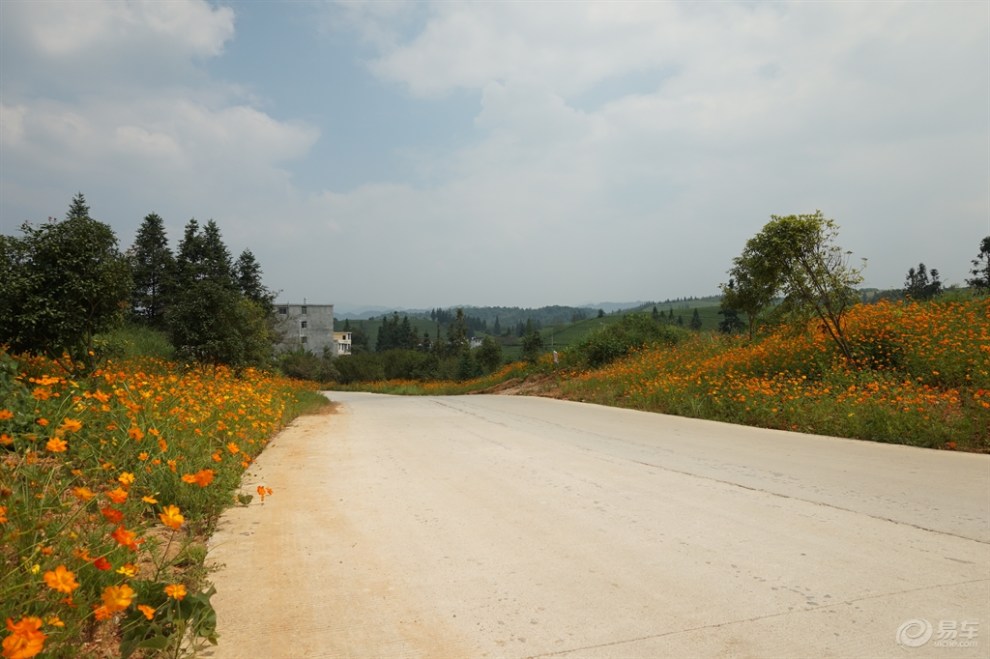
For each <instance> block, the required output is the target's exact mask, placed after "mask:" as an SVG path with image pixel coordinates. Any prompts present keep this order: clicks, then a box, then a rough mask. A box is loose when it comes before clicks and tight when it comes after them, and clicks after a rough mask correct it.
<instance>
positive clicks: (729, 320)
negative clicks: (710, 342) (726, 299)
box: [718, 307, 746, 334]
mask: <svg viewBox="0 0 990 659" xmlns="http://www.w3.org/2000/svg"><path fill="white" fill-rule="evenodd" d="M718 313H719V315H721V316H722V320H720V321H719V323H718V331H720V332H722V333H723V334H734V333H735V332H738V331H740V330H743V329H746V324H745V323H743V321H742V320H740V318H739V313H738V312H737V311H736V310H735V309H729V308H725V307H723V308H722V309H720V310H719V312H718Z"/></svg>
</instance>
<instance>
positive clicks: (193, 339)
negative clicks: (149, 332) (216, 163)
mask: <svg viewBox="0 0 990 659" xmlns="http://www.w3.org/2000/svg"><path fill="white" fill-rule="evenodd" d="M21 231H22V233H23V237H21V238H17V237H11V236H0V275H2V276H0V317H2V318H3V319H4V322H3V324H2V327H0V344H7V345H9V346H10V347H11V348H12V349H13V350H15V351H24V352H35V353H49V354H53V355H60V354H62V353H63V352H66V353H68V354H69V355H70V356H72V357H73V358H75V359H79V360H82V361H89V358H91V357H92V356H93V354H94V350H93V349H94V337H95V335H96V334H97V333H100V332H106V331H109V330H111V329H114V328H115V327H117V326H119V325H120V324H121V323H122V322H123V321H124V320H125V319H128V318H129V319H130V320H131V321H132V322H134V323H137V324H139V325H143V326H147V327H150V328H153V329H157V330H162V331H165V332H167V334H168V336H169V338H170V340H171V342H172V344H173V346H174V347H175V348H176V349H177V351H178V352H179V354H180V355H182V356H184V357H187V358H191V359H197V360H200V361H205V362H210V363H215V364H221V363H222V364H231V365H235V366H242V365H249V364H258V365H267V364H270V363H271V358H272V346H273V340H274V334H273V327H274V325H273V320H274V315H273V313H272V311H273V309H272V300H273V299H274V298H273V295H272V294H271V293H270V292H269V291H268V290H267V289H266V288H265V287H264V285H263V284H262V281H261V267H260V266H259V265H258V263H257V260H256V259H255V257H254V255H253V254H252V253H251V252H250V251H249V250H245V251H244V252H243V253H242V254H241V255H240V257H239V258H238V259H237V260H236V261H233V260H232V258H231V255H230V252H229V251H228V249H227V247H226V245H225V244H224V243H223V239H222V237H221V235H220V229H219V227H218V226H217V224H216V223H215V222H214V221H212V220H210V221H209V222H207V223H206V225H205V226H202V227H201V226H200V225H199V223H198V222H197V221H196V220H190V221H189V223H188V224H187V225H186V228H185V233H184V235H183V238H182V240H181V241H180V243H179V248H178V253H177V254H173V253H172V251H171V250H170V249H169V246H168V240H167V237H166V235H165V228H164V222H163V221H162V218H161V217H159V216H158V215H156V214H154V213H152V214H150V215H148V216H147V217H145V218H144V221H143V222H142V224H141V226H140V228H139V229H138V232H137V236H136V238H135V241H134V245H133V246H132V247H131V248H130V249H129V250H128V251H127V252H126V254H124V253H121V252H120V250H119V247H118V243H117V237H116V235H115V234H114V233H113V231H112V230H111V229H110V227H109V226H107V225H106V224H104V223H102V222H99V221H97V220H94V219H92V218H91V217H90V215H89V207H88V206H87V204H86V199H85V197H84V196H83V195H82V193H79V194H78V195H76V197H75V198H74V199H73V200H72V204H71V206H70V208H69V211H68V213H67V214H66V217H65V219H64V220H62V221H58V220H54V219H49V221H48V222H46V223H44V224H41V225H37V226H35V225H32V224H30V223H25V224H24V225H23V226H22V227H21Z"/></svg>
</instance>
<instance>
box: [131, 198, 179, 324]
mask: <svg viewBox="0 0 990 659" xmlns="http://www.w3.org/2000/svg"><path fill="white" fill-rule="evenodd" d="M128 257H129V258H130V262H131V269H132V271H133V276H134V287H133V289H132V291H131V313H132V315H133V317H134V318H135V319H136V320H137V321H138V322H140V323H142V324H144V325H147V326H148V327H155V328H163V327H165V303H166V299H167V296H168V291H169V288H170V285H171V280H172V272H173V270H174V268H175V257H174V256H173V255H172V250H171V249H169V247H168V238H167V237H166V235H165V223H164V221H163V220H162V218H161V217H159V216H158V215H156V214H155V213H151V214H150V215H147V216H146V217H145V218H144V221H143V222H142V223H141V226H140V227H139V228H138V232H137V237H136V238H135V240H134V245H133V246H132V247H131V249H130V250H129V252H128Z"/></svg>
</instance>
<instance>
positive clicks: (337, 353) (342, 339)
mask: <svg viewBox="0 0 990 659" xmlns="http://www.w3.org/2000/svg"><path fill="white" fill-rule="evenodd" d="M349 354H351V333H350V332H334V333H333V356H334V357H343V356H344V355H349Z"/></svg>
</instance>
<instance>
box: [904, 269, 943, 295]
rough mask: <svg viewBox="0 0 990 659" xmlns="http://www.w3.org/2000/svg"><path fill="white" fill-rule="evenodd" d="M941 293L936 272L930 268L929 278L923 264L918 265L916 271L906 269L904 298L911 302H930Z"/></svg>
mask: <svg viewBox="0 0 990 659" xmlns="http://www.w3.org/2000/svg"><path fill="white" fill-rule="evenodd" d="M941 292H942V282H941V281H939V278H938V270H936V269H935V268H932V273H931V277H929V276H928V268H927V267H926V266H925V264H924V263H919V264H918V269H917V270H915V269H914V268H908V273H907V277H906V278H905V280H904V297H908V298H911V299H912V300H930V299H931V298H933V297H935V296H936V295H938V294H939V293H941Z"/></svg>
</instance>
